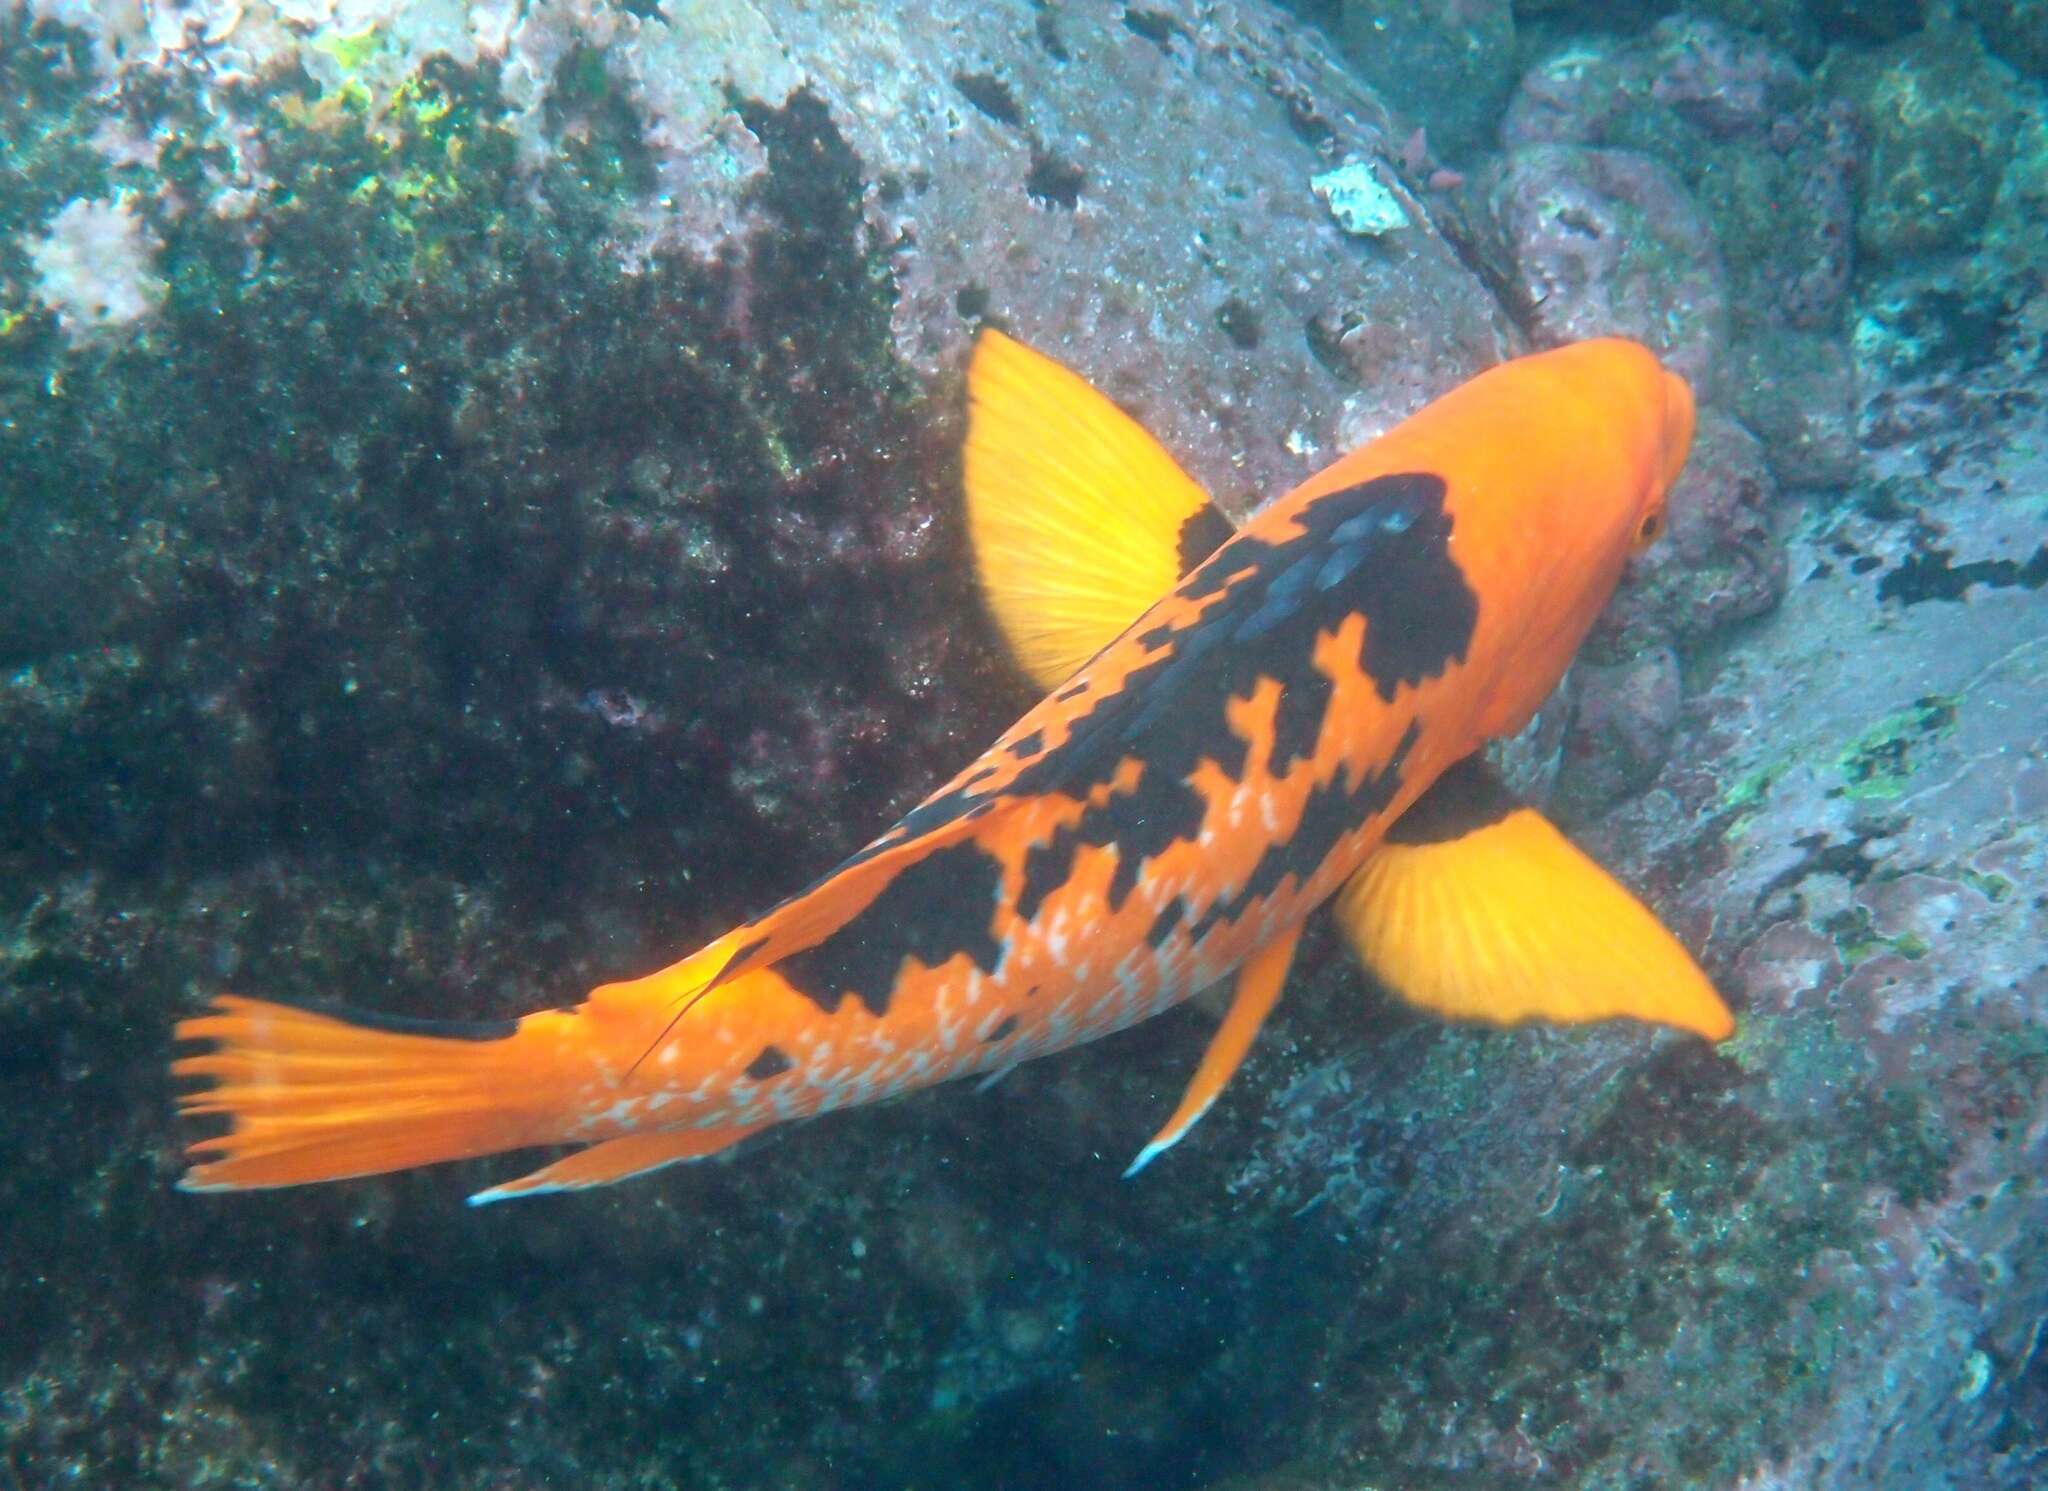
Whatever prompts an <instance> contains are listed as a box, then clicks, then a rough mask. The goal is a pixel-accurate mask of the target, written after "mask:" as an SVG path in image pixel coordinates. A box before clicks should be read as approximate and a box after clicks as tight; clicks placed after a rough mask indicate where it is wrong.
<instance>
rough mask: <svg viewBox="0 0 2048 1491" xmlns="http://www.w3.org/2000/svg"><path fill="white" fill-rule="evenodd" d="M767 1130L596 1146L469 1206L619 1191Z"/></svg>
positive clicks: (739, 1128)
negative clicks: (596, 1189) (600, 1189)
mask: <svg viewBox="0 0 2048 1491" xmlns="http://www.w3.org/2000/svg"><path fill="white" fill-rule="evenodd" d="M762 1127H764V1125H761V1124H735V1125H733V1126H732V1127H730V1128H710V1129H657V1130H655V1131H653V1132H651V1133H645V1134H627V1135H625V1136H624V1137H623V1138H619V1139H607V1140H605V1141H604V1143H602V1144H593V1145H591V1146H590V1148H588V1149H579V1150H577V1151H576V1153H574V1154H572V1155H566V1156H564V1157H563V1158H561V1159H559V1160H557V1161H555V1162H554V1164H552V1165H543V1166H542V1167H541V1168H540V1169H538V1170H536V1171H534V1172H533V1173H532V1174H531V1175H522V1176H520V1177H519V1179H517V1180H508V1181H506V1182H505V1184H503V1185H501V1186H492V1187H491V1188H490V1189H489V1190H487V1191H478V1192H477V1193H476V1194H475V1195H474V1196H472V1197H470V1198H469V1204H470V1205H471V1206H489V1205H490V1204H491V1203H492V1202H494V1201H509V1200H511V1199H512V1198H513V1197H515V1196H546V1195H548V1194H550V1193H551V1192H555V1191H587V1190H589V1189H590V1188H591V1187H592V1186H608V1185H613V1184H615V1183H616V1182H618V1181H622V1180H630V1179H632V1178H633V1177H634V1176H636V1175H645V1174H647V1173H648V1172H649V1171H653V1170H659V1169H662V1168H663V1167H664V1166H667V1165H675V1164H680V1163H681V1162H682V1161H684V1160H701V1159H705V1158H707V1157H708V1156H710V1155H715V1154H717V1153H718V1152H719V1151H720V1150H722V1149H729V1148H731V1147H732V1146H733V1145H735V1144H737V1143H739V1142H740V1140H742V1139H744V1138H746V1137H747V1135H749V1134H751V1133H754V1132H756V1131H757V1130H759V1129H760V1128H762Z"/></svg>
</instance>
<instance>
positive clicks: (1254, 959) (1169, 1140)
mask: <svg viewBox="0 0 2048 1491" xmlns="http://www.w3.org/2000/svg"><path fill="white" fill-rule="evenodd" d="M1300 940H1301V926H1300V924H1299V923H1297V924H1296V925H1294V926H1292V927H1290V928H1288V929H1287V930H1286V931H1285V932H1282V933H1281V934H1280V935H1279V936H1278V937H1275V938H1274V939H1273V940H1272V941H1271V942H1269V943H1267V944H1266V945H1265V946H1264V947H1262V948H1260V949H1259V950H1258V951H1257V952H1255V953H1253V954H1252V955H1251V956H1250V957H1249V958H1247V959H1245V961H1244V962H1243V963H1242V964H1241V965H1239V967H1238V970H1237V992H1236V993H1235V994H1234V995H1232V996H1231V1001H1230V1010H1229V1012H1228V1013H1227V1014H1225V1015H1224V1017H1223V1023H1222V1024H1221V1025H1219V1026H1217V1027H1216V1034H1215V1035H1213V1036H1211V1037H1210V1039H1209V1049H1208V1050H1207V1051H1204V1052H1203V1053H1202V1061H1201V1065H1199V1066H1197V1067H1196V1068H1195V1075H1194V1076H1193V1077H1191V1078H1189V1079H1188V1088H1187V1091H1186V1092H1185V1093H1184V1094H1182V1096H1181V1100H1180V1106H1179V1107H1178V1108H1176V1109H1174V1110H1173V1117H1171V1118H1169V1119H1168V1120H1167V1121H1166V1126H1165V1127H1164V1128H1162V1129H1161V1130H1160V1131H1159V1132H1158V1133H1157V1134H1154V1135H1153V1136H1152V1142H1151V1143H1150V1144H1147V1145H1146V1146H1145V1147H1144V1148H1143V1149H1141V1150H1139V1151H1138V1157H1137V1158H1136V1159H1135V1160H1132V1161H1131V1164H1130V1168H1129V1169H1128V1170H1126V1171H1124V1179H1126V1180H1129V1179H1130V1178H1131V1177H1132V1176H1133V1175H1136V1174H1137V1173H1138V1172H1139V1171H1140V1170H1143V1169H1144V1168H1145V1167H1146V1166H1147V1165H1149V1164H1151V1163H1152V1162H1153V1161H1154V1160H1156V1159H1158V1158H1159V1157H1160V1156H1161V1155H1162V1154H1165V1153H1166V1151H1167V1150H1169V1149H1171V1148H1173V1146H1174V1145H1176V1144H1178V1143H1179V1142H1180V1141H1181V1140H1182V1139H1183V1138H1185V1137H1186V1136H1187V1132H1188V1130H1189V1129H1191V1128H1193V1127H1194V1126H1195V1125H1196V1124H1197V1123H1199V1122H1201V1120H1202V1115H1203V1114H1205V1113H1207V1112H1208V1111H1209V1108H1210V1106H1211V1105H1212V1104H1214V1103H1215V1101H1216V1099H1217V1098H1218V1097H1219V1096H1221V1095H1222V1092H1223V1089H1224V1087H1225V1086H1227V1085H1228V1084H1229V1082H1230V1079H1231V1078H1232V1077H1233V1076H1235V1075H1236V1073H1237V1069H1238V1068H1239V1067H1240V1066H1242V1065H1243V1064H1244V1058H1245V1056H1246V1054H1247V1053H1248V1052H1249V1051H1250V1050H1251V1048H1252V1042H1253V1041H1255V1040H1257V1039H1258V1035H1259V1027H1260V1026H1262V1025H1264V1024H1265V1023H1266V1016H1268V1015H1270V1014H1271V1013H1272V1012H1273V1006H1274V1005H1276V1004H1278V1003H1279V1002H1280V990H1281V989H1282V988H1283V987H1284V986H1285V985H1286V983H1287V970H1288V969H1289V968H1290V967H1291V966H1292V965H1293V963H1294V947H1295V944H1296V943H1297V942H1299V941H1300Z"/></svg>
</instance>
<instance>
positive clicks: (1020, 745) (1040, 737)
mask: <svg viewBox="0 0 2048 1491" xmlns="http://www.w3.org/2000/svg"><path fill="white" fill-rule="evenodd" d="M1044 749H1045V732H1044V731H1043V730H1033V731H1031V732H1030V733H1029V734H1028V735H1020V736H1018V737H1017V738H1016V739H1015V740H1013V741H1011V742H1010V754H1011V755H1012V756H1015V757H1016V758H1017V759H1018V760H1019V761H1022V760H1024V759H1025V758H1026V757H1029V756H1036V755H1037V754H1038V753H1039V752H1040V751H1042V750H1044Z"/></svg>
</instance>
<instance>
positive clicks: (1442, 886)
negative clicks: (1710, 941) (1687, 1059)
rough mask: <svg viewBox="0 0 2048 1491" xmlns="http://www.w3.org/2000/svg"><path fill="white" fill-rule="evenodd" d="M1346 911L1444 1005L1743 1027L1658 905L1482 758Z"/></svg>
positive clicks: (1352, 887) (1415, 984)
mask: <svg viewBox="0 0 2048 1491" xmlns="http://www.w3.org/2000/svg"><path fill="white" fill-rule="evenodd" d="M1439 789H1442V793H1441V795H1439ZM1336 914H1337V921H1338V925H1339V926H1340V927H1341V928H1342V930H1343V932H1344V935H1345V937H1346V938H1347V940H1349V942H1350V943H1351V945H1352V948H1353V949H1354V950H1355V951H1356V952H1357V954H1358V956H1359V959H1360V961H1361V962H1363V963H1364V964H1365V966H1366V967H1367V968H1368V969H1369V970H1371V972H1372V973H1373V975H1374V976H1375V977H1376V978H1378V979H1379V980H1380V982H1381V983H1383V984H1385V985H1386V986H1387V987H1388V988H1389V989H1391V990H1393V992H1394V993H1396V994H1397V995H1399V996H1400V997H1401V998H1402V999H1404V1000H1406V1001H1407V1002H1408V1003H1410V1004H1413V1005H1415V1006H1417V1007H1418V1008H1421V1009H1425V1010H1428V1011H1430V1012H1431V1013H1433V1014H1437V1015H1441V1016H1444V1017H1446V1018H1450V1019H1458V1020H1482V1021H1486V1022H1488V1023H1490V1024H1496V1025H1512V1024H1518V1023H1520V1022H1522V1021H1525V1020H1549V1021H1554V1022H1556V1023H1559V1024H1580V1023H1584V1022H1587V1021H1592V1020H1606V1019H1614V1018H1627V1019H1635V1020H1643V1021H1648V1022H1650V1023H1653V1024H1662V1025H1672V1026H1676V1027H1678V1028H1679V1029H1682V1030H1689V1031H1692V1032H1693V1033H1694V1034H1696V1035H1700V1036H1703V1037H1705V1038H1706V1039H1708V1040H1711V1041H1718V1040H1722V1039H1724V1038H1726V1037H1727V1036H1728V1035H1729V1034H1730V1033H1731V1032H1732V1031H1733V1030H1734V1028H1735V1021H1734V1016H1732V1015H1731V1014H1730V1013H1729V1012H1728V1007H1727V1006H1726V1005H1725V1004H1724V1003H1722V1001H1721V997H1720V995H1718V994H1717V993H1716V992H1715V991H1714V987H1713V985H1712V983H1711V982H1709V980H1708V979H1707V976H1706V974H1705V973H1703V972H1702V971H1701V970H1700V967H1699V965H1698V964H1697V963H1695V962H1694V961H1693V959H1692V956H1691V954H1689V953H1687V952H1686V950H1685V949H1684V947H1683V946H1681V945H1680V943H1679V941H1678V939H1677V938H1676V937H1674V936H1672V935H1671V933H1670V932H1669V931H1668V930H1667V929H1666V928H1665V927H1664V925H1663V923H1661V922H1660V921H1658V920H1657V918H1656V916H1655V915H1654V914H1653V913H1652V912H1651V911H1650V909H1649V908H1648V907H1647V906H1645V905H1644V904H1643V903H1642V902H1641V901H1639V900H1638V899H1636V897H1635V896H1634V895H1632V894H1630V892H1629V891H1628V890H1627V889H1626V888H1624V887H1623V886H1622V885H1621V884H1620V882H1618V881H1617V880H1615V879H1614V878H1613V877H1612V876H1611V875H1609V874H1608V873H1607V871H1605V870H1603V869H1602V868H1601V867H1600V866H1599V865H1597V864H1596V863H1594V862H1593V860H1592V859H1591V858H1590V857H1589V856H1587V855H1586V854H1585V853H1584V852H1583V851H1582V850H1580V849H1579V848H1578V847H1577V846H1576V845H1574V844H1573V843H1572V842H1571V840H1569V839H1567V838H1566V837H1565V836H1564V835H1563V834H1562V833H1560V832H1558V830H1557V829H1556V828H1555V827H1553V826H1552V825H1551V823H1550V822H1549V821H1548V820H1547V819H1545V818H1544V817H1543V816H1542V815H1541V814H1540V813H1538V812H1536V811H1535V810H1534V809H1533V808H1530V807H1527V806H1526V805H1524V804H1522V803H1520V802H1518V801H1516V800H1515V798H1514V797H1513V796H1512V795H1510V794H1509V793H1508V792H1507V790H1506V789H1505V788H1504V787H1502V786H1500V784H1499V783H1498V781H1497V780H1495V779H1494V778H1493V777H1492V775H1491V773H1489V772H1487V771H1486V770H1485V768H1483V767H1480V766H1478V765H1477V764H1476V763H1474V762H1461V763H1460V764H1459V765H1458V766H1455V767H1453V768H1452V769H1451V770H1450V771H1448V772H1446V773H1445V774H1444V776H1443V777H1442V778H1440V779H1439V781H1438V783H1437V784H1436V785H1435V786H1432V787H1431V789H1430V792H1429V793H1428V794H1425V796H1424V797H1423V799H1422V800H1421V801H1419V802H1418V803H1417V804H1416V805H1415V806H1414V807H1413V808H1410V809H1409V811H1408V813H1407V814H1406V815H1404V816H1403V819H1402V821H1401V823H1399V824H1396V825H1395V828H1394V830H1393V831H1392V832H1390V833H1389V834H1388V836H1387V839H1386V841H1385V842H1384V843H1382V844H1381V845H1380V847H1379V848H1377V849H1375V850H1374V851H1373V854H1372V857H1371V858H1370V859H1368V860H1367V861H1366V862H1365V864H1364V865H1363V866H1362V867H1361V868H1360V869H1359V871H1358V873H1357V874H1355V875H1353V876H1352V878H1351V879H1350V881H1349V882H1347V883H1346V885H1345V886H1344V887H1343V889H1342V890H1340V891H1339V892H1338V894H1337V899H1336Z"/></svg>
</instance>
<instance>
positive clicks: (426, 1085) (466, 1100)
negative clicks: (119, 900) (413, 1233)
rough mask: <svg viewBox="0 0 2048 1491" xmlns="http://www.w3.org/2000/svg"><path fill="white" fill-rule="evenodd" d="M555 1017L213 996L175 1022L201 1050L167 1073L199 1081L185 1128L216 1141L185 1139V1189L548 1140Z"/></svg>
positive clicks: (340, 1173)
mask: <svg viewBox="0 0 2048 1491" xmlns="http://www.w3.org/2000/svg"><path fill="white" fill-rule="evenodd" d="M576 1018H577V1017H576V1016H575V1015H574V1014H571V1013H567V1012H562V1011H548V1012H545V1013H542V1014H537V1015H530V1016H528V1017H527V1018H526V1019H524V1020H519V1021H505V1022H502V1023H494V1024H488V1025H462V1024H456V1023H453V1022H449V1023H442V1022H432V1021H401V1020H393V1019H386V1018H381V1017H378V1016H372V1015H365V1014H357V1013H354V1012H341V1011H334V1012H328V1011H323V1010H318V1009H305V1008H299V1007H297V1006H293V1005H286V1004H272V1003H269V1002H267V1001H265V1000H260V999H244V998H241V997H239V996H237V995H233V994H223V995H220V996H219V997H217V998H216V999H215V1000H214V1001H213V1008H212V1009H211V1010H210V1011H209V1012H208V1013H206V1014H204V1015H198V1016H195V1017H193V1018H191V1019H188V1020H183V1021H180V1022H179V1024H178V1028H177V1038H178V1039H179V1040H181V1041H210V1042H212V1043H213V1049H212V1050H209V1051H203V1052H199V1053H197V1054H194V1055H190V1056H184V1057H181V1058H179V1059H178V1060H177V1061H175V1062H173V1063H172V1064H171V1072H172V1075H174V1076H178V1077H200V1078H205V1079H207V1081H206V1085H205V1086H203V1087H200V1088H198V1089H196V1090H195V1091H191V1092H187V1093H183V1094H181V1095H180V1096H179V1098H178V1111H179V1113H180V1114H182V1115H184V1116H187V1117H201V1116H208V1115H221V1116H224V1117H225V1118H226V1119H227V1121H228V1130H227V1132H226V1133H223V1134H215V1135H212V1136H209V1137H207V1138H202V1139H198V1140H195V1141H194V1142H193V1143H192V1144H191V1145H190V1146H189V1147H188V1149H187V1151H186V1152H187V1154H188V1156H189V1157H190V1158H191V1159H192V1160H193V1161H194V1162H195V1163H194V1164H193V1166H192V1169H191V1170H190V1172H189V1173H187V1174H186V1176H185V1177H184V1179H182V1180H181V1181H180V1182H179V1185H180V1187H181V1188H182V1189H184V1190H188V1191H240V1190H255V1189H260V1188H264V1187H270V1186H290V1185H301V1184H304V1183H307V1182H310V1181H320V1180H342V1179H346V1178H348V1177H350V1176H357V1175H376V1174H380V1173H382V1172H384V1171H389V1170H406V1169H410V1168H412V1167H413V1166H415V1165H430V1164H434V1163H437V1162H438V1161H442V1160H459V1159H470V1158H474V1157H475V1156H478V1155H487V1154H495V1153H498V1152H499V1151H501V1150H507V1149H520V1148H524V1147H526V1146H528V1145H533V1144H545V1143H550V1142H554V1141H556V1140H558V1139H559V1138H560V1137H561V1135H560V1132H559V1125H560V1122H561V1116H562V1115H561V1098H562V1087H561V1083H560V1081H559V1080H558V1078H557V1075H556V1070H555V1068H556V1065H557V1064H556V1062H555V1061H554V1059H553V1058H554V1056H555V1054H556V1053H557V1052H559V1050H560V1049H561V1044H562V1043H561V1040H560V1034H561V1027H562V1026H563V1025H564V1024H565V1023H567V1022H570V1021H573V1020H575V1019H576Z"/></svg>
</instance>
